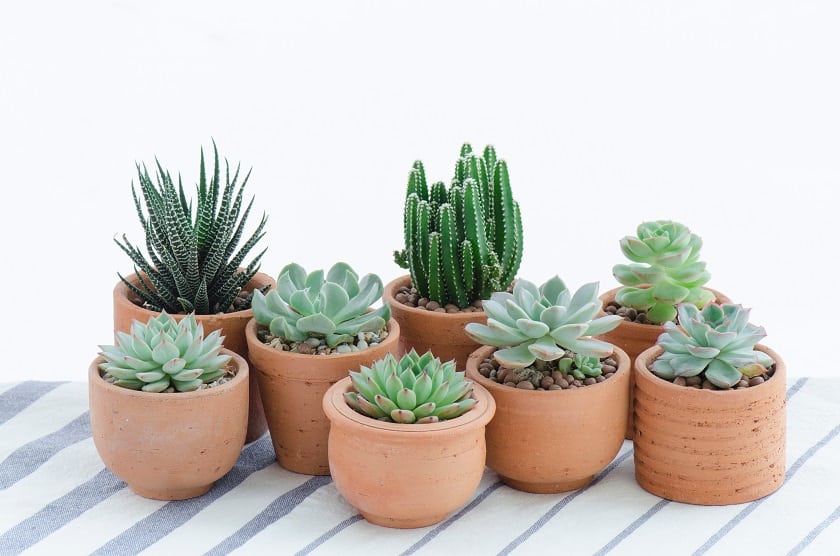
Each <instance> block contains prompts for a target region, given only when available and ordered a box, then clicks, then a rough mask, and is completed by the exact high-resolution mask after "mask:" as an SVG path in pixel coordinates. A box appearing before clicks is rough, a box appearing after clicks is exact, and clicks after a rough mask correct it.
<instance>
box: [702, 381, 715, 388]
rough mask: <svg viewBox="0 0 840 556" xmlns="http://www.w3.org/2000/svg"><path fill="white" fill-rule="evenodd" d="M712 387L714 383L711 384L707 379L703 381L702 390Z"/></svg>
mask: <svg viewBox="0 0 840 556" xmlns="http://www.w3.org/2000/svg"><path fill="white" fill-rule="evenodd" d="M714 387H715V386H714V384H712V383H711V382H709V381H708V380H704V381H703V390H712V389H714Z"/></svg>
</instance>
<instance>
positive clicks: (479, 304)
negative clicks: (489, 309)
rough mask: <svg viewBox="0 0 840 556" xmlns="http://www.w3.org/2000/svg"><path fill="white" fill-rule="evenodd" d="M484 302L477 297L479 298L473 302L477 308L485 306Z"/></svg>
mask: <svg viewBox="0 0 840 556" xmlns="http://www.w3.org/2000/svg"><path fill="white" fill-rule="evenodd" d="M482 303H484V302H483V301H482V300H480V299H477V300H475V301H473V302H472V306H473V307H475V308H476V309H481V308H482V307H483V305H482Z"/></svg>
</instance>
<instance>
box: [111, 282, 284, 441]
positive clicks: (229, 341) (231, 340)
mask: <svg viewBox="0 0 840 556" xmlns="http://www.w3.org/2000/svg"><path fill="white" fill-rule="evenodd" d="M126 280H128V281H129V282H131V283H133V284H136V283H137V275H136V274H131V275H129V276H127V277H126ZM266 284H270V285H271V287H272V288H276V287H277V282H276V281H275V280H274V278H272V277H271V276H269V275H268V274H263V273H262V272H258V273H257V274H256V275H254V277H253V278H252V279H251V280H250V281H249V282H248V283H247V284H245V289H250V290H253V289H254V288H261V287H263V286H265V285H266ZM129 296H133V294H132V293H131V291H130V290H129V289H128V286H126V285H125V284H123V283H122V281H119V282H117V285H116V286H114V333H115V334H116V332H128V331H129V329H130V328H131V322H132V321H133V320H134V319H137V320H139V321H140V322H148V321H149V319H150V318H152V317H154V316H157V315H158V314H159V313H157V312H155V311H150V310H148V309H144V308H143V307H140V306H139V305H136V304H135V303H134V302H133V301H132V300H131V297H129ZM172 316H173V317H174V318H175V319H176V320H180V319H182V318H183V317H184V315H172ZM253 316H254V311H252V310H251V309H248V310H247V311H237V312H235V313H219V314H216V315H196V316H195V320H196V321H197V322H198V323H200V324H201V325H202V326H203V327H204V334H205V336H206V335H207V334H210V333H211V332H213V331H214V330H221V331H222V336H224V337H225V342H224V346H225V347H226V348H227V349H229V350H231V351H233V352H236V353H237V354H239V355H241V356H242V357H244V358H245V360H246V361H247V360H248V345H247V343H246V342H245V325H247V324H248V321H249V320H251V318H252V317H253ZM248 389H249V392H250V394H249V406H248V407H249V414H248V435H247V436H246V438H245V442H246V443H248V442H253V441H254V440H256V439H257V438H259V437H261V436H262V435H263V434H265V431H266V430H267V429H268V426H267V425H266V422H265V414H264V413H263V406H262V401H261V400H260V392H259V389H258V388H257V382H256V378H255V377H254V376H253V373H251V378H250V382H249V384H248Z"/></svg>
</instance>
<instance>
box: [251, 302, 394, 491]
mask: <svg viewBox="0 0 840 556" xmlns="http://www.w3.org/2000/svg"><path fill="white" fill-rule="evenodd" d="M245 337H246V338H247V340H248V349H249V352H250V354H251V364H252V365H253V370H254V374H255V375H257V381H258V383H259V386H260V393H261V395H262V400H263V404H264V407H265V414H266V417H267V418H268V429H269V431H271V441H272V442H273V443H274V452H275V454H276V455H277V462H278V463H279V464H280V465H282V466H283V467H284V468H286V469H288V470H289V471H294V472H296V473H305V474H307V475H329V474H330V465H329V461H328V459H327V437H328V435H329V432H330V422H329V421H328V420H327V417H326V416H325V415H324V410H323V409H322V407H321V405H322V404H321V402H322V399H323V397H324V394H325V393H326V392H327V390H328V389H329V387H330V386H332V385H333V384H335V383H336V382H338V381H339V380H341V379H343V378H345V377H347V376H348V375H349V373H350V371H358V370H359V368H360V367H361V366H362V365H365V366H370V365H371V364H372V363H373V362H374V361H376V360H377V359H382V358H384V357H385V356H386V355H387V354H388V353H391V354H394V355H396V354H397V344H398V342H399V337H400V325H399V324H397V322H396V321H395V320H394V319H391V320H390V321H389V322H388V337H387V338H385V341H383V342H382V343H380V344H379V345H376V346H373V347H369V348H367V349H365V350H363V351H355V352H351V353H340V354H331V355H301V354H299V353H290V352H288V351H280V350H278V349H275V348H273V347H270V346H267V345H265V344H264V343H262V342H261V341H260V339H259V338H258V337H257V321H256V319H251V321H250V322H249V323H248V326H247V327H246V329H245Z"/></svg>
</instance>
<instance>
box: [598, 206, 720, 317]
mask: <svg viewBox="0 0 840 556" xmlns="http://www.w3.org/2000/svg"><path fill="white" fill-rule="evenodd" d="M636 234H637V237H632V236H627V237H625V238H623V239H622V240H621V242H620V243H621V251H622V253H624V255H625V256H626V257H627V258H628V259H630V260H631V261H634V264H618V265H615V266H614V267H613V275H614V276H615V277H616V279H617V280H618V281H619V282H620V283H621V284H622V285H623V286H626V287H624V288H621V290H619V292H618V293H617V294H616V296H615V299H616V301H617V302H618V303H619V304H621V305H623V306H625V307H633V308H634V309H638V310H644V311H646V312H647V317H648V320H650V321H651V322H652V323H656V324H660V323H663V322H667V321H672V320H674V317H676V316H677V309H676V306H677V304H678V303H682V302H686V303H692V304H694V305H696V306H697V307H698V308H700V307H703V306H704V305H706V304H707V303H709V302H711V301H714V294H712V292H710V291H708V290H705V289H703V285H704V284H705V283H706V282H708V281H709V278H710V275H709V273H708V271H706V263H705V262H702V261H700V260H698V259H699V257H700V247H701V246H702V245H703V241H702V240H701V239H700V237H699V236H697V235H695V234H693V233H691V231H690V230H689V229H688V228H687V227H685V226H684V225H682V224H680V223H678V222H672V221H669V220H657V221H655V222H643V223H642V224H640V225H639V227H638V228H637V230H636ZM643 285H649V286H650V287H646V288H642V287H640V286H643Z"/></svg>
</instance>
